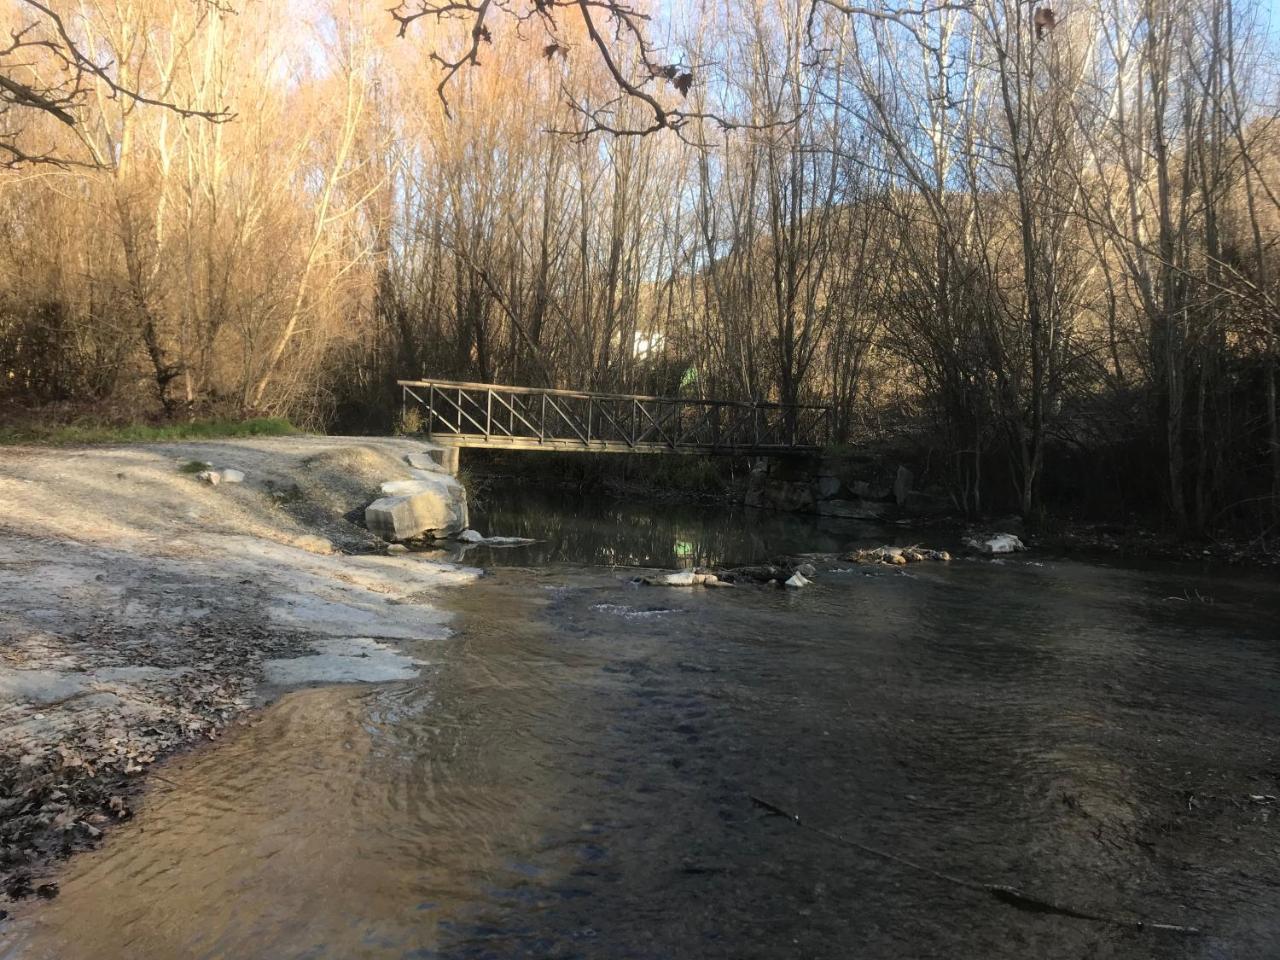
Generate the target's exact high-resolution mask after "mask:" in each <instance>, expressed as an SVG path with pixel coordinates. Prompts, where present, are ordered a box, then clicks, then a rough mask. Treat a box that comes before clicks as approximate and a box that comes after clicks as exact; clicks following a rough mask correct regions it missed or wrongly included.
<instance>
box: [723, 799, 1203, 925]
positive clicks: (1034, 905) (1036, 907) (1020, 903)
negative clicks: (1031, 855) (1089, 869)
mask: <svg viewBox="0 0 1280 960" xmlns="http://www.w3.org/2000/svg"><path fill="white" fill-rule="evenodd" d="M747 796H748V798H749V799H750V800H751V802H752V803H753V804H755V805H756V806H757V807H760V808H761V809H762V810H766V811H768V812H769V813H771V814H773V815H775V816H779V817H786V818H787V819H788V820H790V821H791V822H792V823H794V824H795V825H796V826H798V827H801V828H802V829H805V830H809V831H811V832H812V833H816V834H817V835H818V836H820V837H823V838H824V839H827V840H830V841H831V842H832V843H837V844H840V845H841V846H845V847H850V848H851V849H854V850H857V851H859V852H861V853H865V854H868V855H870V856H873V857H879V858H880V859H882V860H888V861H889V862H891V863H896V864H898V865H899V866H902V867H906V868H907V869H908V870H914V871H916V872H917V873H923V874H926V875H928V876H930V877H934V878H936V879H938V880H944V881H946V882H947V883H951V884H955V885H956V886H959V887H965V888H966V889H968V890H979V891H981V892H983V893H986V894H988V895H989V896H992V897H995V898H996V899H997V900H999V901H1000V902H1001V903H1004V904H1008V905H1009V906H1011V907H1016V908H1018V909H1019V910H1026V911H1029V912H1031V913H1052V914H1057V915H1058V916H1061V917H1072V918H1074V919H1076V920H1092V921H1094V922H1095V923H1106V924H1110V925H1112V926H1115V927H1126V928H1128V929H1132V930H1165V931H1168V932H1170V933H1183V934H1188V935H1191V936H1198V935H1199V934H1200V932H1201V931H1200V929H1199V928H1198V927H1189V926H1185V925H1183V924H1180V923H1164V922H1160V921H1154V920H1143V919H1140V918H1130V917H1115V916H1109V915H1107V914H1101V913H1090V912H1089V911H1087V910H1078V909H1076V908H1075V907H1070V906H1066V905H1064V904H1060V903H1054V902H1053V901H1052V900H1045V899H1043V898H1042V897H1035V896H1032V895H1031V894H1028V893H1023V892H1022V891H1021V890H1018V889H1017V888H1016V887H1010V886H1007V885H1005V884H1000V883H984V882H982V881H978V880H966V879H965V878H963V877H955V876H952V875H951V874H949V873H942V872H941V871H939V870H934V869H933V868H932V867H926V866H925V865H924V864H920V863H915V862H914V861H911V860H907V859H905V858H903V857H899V856H898V855H897V854H893V853H890V852H889V851H887V850H881V849H879V848H878V847H872V846H868V845H867V844H865V843H859V842H858V841H857V840H850V839H849V838H848V837H845V836H842V835H841V834H838V833H833V832H831V831H830V830H824V829H823V828H822V827H815V826H814V825H813V824H810V823H806V822H804V821H802V820H801V819H800V816H799V814H795V813H792V812H791V811H789V810H784V809H783V808H782V807H780V806H778V805H777V804H775V803H770V802H769V801H768V800H762V799H761V798H760V797H757V796H755V795H754V794H748V795H747Z"/></svg>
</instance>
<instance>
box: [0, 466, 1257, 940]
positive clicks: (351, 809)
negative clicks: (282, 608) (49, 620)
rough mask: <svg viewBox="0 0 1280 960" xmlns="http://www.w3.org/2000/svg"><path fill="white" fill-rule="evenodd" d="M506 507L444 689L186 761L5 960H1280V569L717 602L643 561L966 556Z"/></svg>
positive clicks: (923, 571)
mask: <svg viewBox="0 0 1280 960" xmlns="http://www.w3.org/2000/svg"><path fill="white" fill-rule="evenodd" d="M476 524H477V526H478V527H480V528H481V529H483V530H484V531H485V532H492V533H496V534H505V535H521V536H531V537H537V538H538V539H540V540H542V541H543V542H542V543H539V544H536V545H533V546H529V547H520V548H508V549H496V548H476V549H474V550H473V551H471V552H469V553H468V554H467V556H466V562H468V563H474V564H476V565H479V566H482V567H484V568H486V569H487V570H488V571H490V575H489V576H486V577H485V578H483V579H482V580H481V581H479V582H478V583H477V584H475V585H474V586H470V587H467V588H463V589H459V590H456V591H454V592H452V593H450V594H447V595H446V596H445V597H444V598H443V600H444V602H446V603H447V604H448V605H450V606H452V607H453V609H454V610H455V611H456V614H457V616H456V620H455V623H454V628H455V632H454V635H453V636H452V637H451V638H450V639H448V640H445V641H438V640H437V641H431V642H426V641H423V642H422V643H417V644H415V643H408V644H405V647H406V649H407V650H408V651H409V652H410V653H412V654H414V655H415V656H418V657H420V658H422V659H423V660H425V661H427V664H428V665H427V666H426V668H425V669H424V670H423V672H422V675H421V676H420V677H419V678H418V679H417V680H414V681H405V682H394V683H386V684H378V685H371V686H340V687H323V688H316V689H308V690H302V691H296V692H293V693H289V694H287V695H285V696H283V697H281V698H280V699H279V700H278V701H277V702H275V703H274V704H273V705H272V706H270V707H269V708H267V709H266V710H265V711H264V712H263V713H262V714H261V715H260V717H259V718H258V719H257V721H256V722H255V723H253V724H252V725H250V726H248V727H246V728H244V729H243V730H241V731H240V732H238V733H236V734H235V735H233V736H231V737H229V738H228V739H226V740H224V741H223V742H221V743H220V744H218V745H217V746H215V747H212V748H209V749H205V750H202V751H199V752H196V753H193V754H189V755H187V756H185V757H182V758H179V759H177V760H175V761H173V762H170V763H169V764H166V765H165V766H164V767H162V768H161V769H160V770H159V775H158V776H156V777H154V778H153V779H152V783H151V787H150V789H149V795H148V798H147V800H146V802H145V803H144V804H143V806H142V809H141V812H140V813H139V815H138V816H137V817H136V818H135V819H133V820H132V821H130V822H128V823H126V824H123V825H121V826H119V827H117V828H115V829H114V830H113V831H112V832H111V833H110V834H109V836H108V838H107V840H106V842H105V843H104V845H103V846H102V847H101V848H100V849H98V850H95V851H93V852H90V853H87V854H84V855H81V856H79V857H77V858H76V859H74V860H73V861H71V863H70V864H69V866H68V868H67V869H66V871H65V873H64V875H63V877H62V878H61V887H62V894H61V896H60V897H59V898H58V899H56V900H55V901H53V902H51V903H49V904H47V905H46V906H44V907H43V908H42V909H41V910H40V911H37V913H36V916H35V917H34V918H33V919H32V920H31V922H29V923H26V924H24V925H23V926H22V927H21V933H20V934H19V938H20V939H16V940H13V939H11V942H10V943H9V944H8V945H7V947H5V946H0V956H2V957H4V958H5V960H17V958H20V960H81V958H85V960H87V958H93V960H104V958H130V960H174V958H188V957H191V958H196V957H199V958H258V957H261V958H272V960H279V958H314V960H321V958H323V960H329V958H343V960H345V958H354V957H360V958H366V957H367V958H380V960H381V958H402V960H407V958H419V960H425V958H459V960H460V958H490V957H492V958H504V957H528V958H552V957H555V958H571V957H582V958H618V960H622V958H697V957H716V958H754V957H761V958H763V957H786V958H791V957H796V958H846V957H850V958H852V957H857V958H916V957H948V958H951V957H955V958H966V957H974V958H978V957H982V958H988V957H994V958H1015V957H1016V958H1028V957H1037V958H1059V957H1062V958H1067V957H1071V958H1078V957H1125V958H1128V957H1133V958H1151V957H1156V958H1164V957H1169V958H1175V957H1176V958H1184V957H1185V958H1189V957H1197V958H1199V957H1224V958H1225V957H1231V958H1240V957H1268V956H1277V955H1280V879H1278V878H1280V806H1277V803H1276V801H1275V799H1274V798H1275V797H1276V795H1277V794H1280V740H1278V739H1277V734H1278V733H1280V628H1278V627H1277V624H1278V623H1280V584H1277V582H1276V580H1275V578H1274V577H1264V576H1260V575H1242V574H1229V573H1221V572H1208V571H1201V570H1197V569H1194V568H1188V567H1163V568H1153V567H1148V568H1141V569H1140V568H1128V567H1122V566H1115V565H1104V564H1101V563H1094V562H1081V561H1077V560H1069V559H1064V558H1060V557H1053V556H1041V555H1037V554H1035V553H1029V554H1023V555H1019V556H1017V557H1015V558H1010V559H1007V560H1002V561H998V562H992V561H988V560H959V559H958V560H955V561H953V562H951V563H949V564H947V563H926V564H917V565H913V566H911V567H909V568H906V569H898V568H887V567H878V568H864V567H856V566H853V565H851V564H848V563H842V562H839V561H836V560H828V561H823V562H819V563H818V567H819V572H818V574H817V576H816V578H815V583H814V584H813V585H812V586H811V587H809V588H806V589H803V590H798V591H784V590H780V589H773V588H768V587H738V588H735V589H732V590H728V589H726V590H709V589H685V590H680V589H673V588H654V587H643V586H638V585H636V584H635V583H633V582H632V578H633V577H634V576H635V575H636V572H637V571H636V569H635V567H637V566H658V567H672V566H677V565H688V564H694V563H710V564H728V563H735V562H738V563H741V562H749V561H757V560H762V559H765V558H767V557H769V556H772V555H775V554H779V553H785V552H820V553H835V552H836V551H839V550H843V549H846V548H848V547H850V546H853V545H870V544H874V543H882V542H885V541H886V539H896V540H897V541H898V542H911V541H914V540H920V539H923V540H925V541H926V542H927V543H928V545H930V546H940V547H952V546H954V544H953V543H949V542H947V540H946V538H945V537H944V536H942V535H940V534H935V535H929V534H925V533H921V532H918V531H916V532H913V531H906V530H902V529H894V528H891V529H890V530H889V531H887V532H886V531H876V530H873V529H870V528H867V527H863V526H860V525H857V524H850V523H845V524H839V523H836V524H831V523H820V522H819V521H817V520H813V519H806V518H797V517H788V516H782V515H776V514H760V513H751V512H742V511H729V510H724V509H716V508H699V507H691V506H679V505H636V504H629V505H618V504H610V503H602V502H594V501H591V500H589V499H586V498H551V497H546V496H537V495H534V494H531V493H528V492H524V491H521V490H519V489H512V490H507V491H497V492H495V493H493V494H492V495H491V502H490V503H489V504H488V506H487V508H486V509H483V510H479V511H477V517H476ZM753 795H754V796H756V797H759V798H762V799H764V800H766V801H768V802H769V803H772V804H775V805H777V806H779V807H782V808H784V809H786V810H788V811H791V812H795V813H797V814H799V815H800V816H801V818H802V821H801V825H797V824H796V823H795V822H793V821H791V820H788V819H785V818H783V817H780V816H776V815H771V814H770V813H769V812H768V811H767V810H765V809H762V808H761V807H760V806H758V805H756V804H754V803H753V802H752V800H751V799H750V798H751V797H752V796H753ZM1269 798H1270V799H1269ZM837 835H838V836H839V837H842V838H845V840H848V841H852V842H853V843H855V844H860V845H863V848H862V849H859V848H858V847H855V846H851V845H850V844H848V843H842V842H840V841H839V840H836V839H833V838H834V837H835V836H837ZM866 847H872V848H875V850H878V851H881V852H883V853H887V854H889V855H890V856H889V857H885V856H879V855H876V854H874V853H871V852H868V851H867V850H866V849H865V848H866ZM939 874H942V875H945V876H940V875H939ZM948 877H949V878H953V879H959V880H963V881H965V882H972V883H991V884H1005V885H1011V886H1014V887H1016V888H1018V889H1019V890H1021V891H1023V892H1025V893H1028V894H1030V895H1033V896H1035V897H1036V898H1040V899H1044V900H1047V901H1052V902H1054V903H1058V904H1065V905H1069V906H1070V907H1072V908H1074V909H1077V910H1080V911H1083V912H1086V913H1096V914H1105V915H1113V916H1123V917H1144V918H1147V919H1153V920H1160V921H1165V922H1172V923H1177V924H1185V925H1194V926H1196V927H1199V928H1202V930H1203V932H1202V933H1201V934H1200V935H1197V936H1189V935H1186V934H1182V933H1168V932H1160V931H1155V930H1149V929H1148V930H1136V929H1130V928H1124V927H1119V926H1113V925H1108V924H1105V923H1099V922H1096V921H1093V920H1086V919H1079V918H1072V917H1066V916H1061V915H1058V914H1053V913H1039V912H1033V911H1030V910H1026V909H1019V908H1017V907H1015V906H1013V905H1010V904H1009V903H1006V902H1002V901H1000V900H998V899H997V898H995V897H992V896H990V895H989V894H988V893H986V892H984V891H982V890H980V889H975V888H974V887H972V886H964V885H961V884H958V883H955V882H953V879H948Z"/></svg>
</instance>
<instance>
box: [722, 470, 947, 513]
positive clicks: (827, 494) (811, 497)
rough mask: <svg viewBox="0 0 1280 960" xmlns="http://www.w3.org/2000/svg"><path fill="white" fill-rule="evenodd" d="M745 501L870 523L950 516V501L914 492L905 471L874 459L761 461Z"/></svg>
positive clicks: (909, 474)
mask: <svg viewBox="0 0 1280 960" xmlns="http://www.w3.org/2000/svg"><path fill="white" fill-rule="evenodd" d="M743 502H744V503H745V504H746V505H747V506H749V507H760V508H764V509H770V510H784V511H788V512H791V513H812V514H817V515H818V516H822V517H835V518H838V519H843V520H864V521H867V522H869V523H879V522H885V521H893V520H899V519H904V518H937V517H942V516H946V515H948V514H950V513H952V512H953V511H952V504H951V501H950V500H948V499H947V498H946V497H945V496H943V495H942V494H941V493H940V492H938V491H923V490H919V489H917V488H916V478H915V476H914V474H913V473H912V472H911V470H909V469H908V468H907V467H905V466H897V467H896V468H886V467H885V466H884V465H883V464H881V463H879V462H878V461H876V460H875V459H873V458H866V459H862V460H850V459H848V458H841V459H834V458H822V459H799V460H794V459H785V458H762V459H760V460H758V461H756V463H755V464H754V466H753V467H752V471H751V476H750V478H749V480H748V483H747V489H746V492H745V494H744V496H743Z"/></svg>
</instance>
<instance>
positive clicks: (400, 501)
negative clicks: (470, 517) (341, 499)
mask: <svg viewBox="0 0 1280 960" xmlns="http://www.w3.org/2000/svg"><path fill="white" fill-rule="evenodd" d="M414 472H415V474H416V477H415V479H413V480H393V481H391V482H389V483H384V484H383V485H382V492H383V493H385V494H389V496H384V497H382V498H381V499H379V500H375V501H374V502H373V503H371V504H369V506H368V507H366V508H365V511H364V522H365V526H366V527H368V528H369V530H370V531H371V532H372V533H375V534H377V535H378V536H380V537H382V539H384V540H393V541H394V540H410V539H412V538H413V537H418V536H421V535H422V534H424V533H426V532H428V531H430V532H431V533H434V534H435V535H436V536H438V537H445V536H450V535H452V534H455V533H458V532H460V531H462V530H465V529H466V528H467V494H466V491H465V490H464V489H463V487H462V485H461V484H460V483H458V481H457V480H455V479H454V478H453V477H451V476H449V475H448V474H444V473H437V474H430V475H428V474H426V473H425V471H414Z"/></svg>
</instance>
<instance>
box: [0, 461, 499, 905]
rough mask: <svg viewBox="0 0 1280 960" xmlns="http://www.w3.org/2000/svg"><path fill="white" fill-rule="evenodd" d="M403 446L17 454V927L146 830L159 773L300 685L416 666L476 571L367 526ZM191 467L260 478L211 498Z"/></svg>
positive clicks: (9, 576) (13, 511) (10, 610)
mask: <svg viewBox="0 0 1280 960" xmlns="http://www.w3.org/2000/svg"><path fill="white" fill-rule="evenodd" d="M422 449H423V444H422V443H415V442H409V441H402V440H372V441H370V440H364V439H356V438H322V437H291V438H272V439H264V440H237V441H214V442H205V443H183V444H155V445H138V446H129V447H112V448H91V449H90V448H86V449H72V450H67V449H58V450H50V449H39V448H22V449H7V450H5V451H4V454H3V457H0V517H2V518H3V520H0V918H3V917H5V916H7V914H8V913H12V912H14V911H15V907H14V906H13V904H14V903H15V902H22V901H25V900H28V899H31V898H40V897H45V898H51V897H54V896H56V895H57V892H58V887H57V880H56V877H57V874H58V869H59V863H60V862H61V861H62V860H64V859H65V858H67V857H68V856H70V855H72V854H74V853H75V852H76V851H79V850H83V849H86V848H89V847H92V846H94V845H95V844H97V843H98V842H99V840H100V839H101V837H102V836H103V835H104V833H106V832H107V831H109V830H110V828H111V826H112V825H113V824H116V823H120V822H122V821H124V820H126V819H128V818H129V817H130V816H131V814H132V807H133V805H134V802H135V800H136V798H137V796H138V793H139V791H140V790H141V789H142V788H143V786H144V785H145V784H146V782H147V780H148V773H149V771H150V770H151V769H152V768H153V766H154V765H155V764H157V763H160V762H161V761H164V760H166V759H168V758H172V757H174V756H178V755H181V754H182V753H184V752H187V751H189V750H191V749H192V748H193V747H194V746H197V745H199V744H201V743H207V742H209V741H212V740H216V739H218V738H219V737H220V736H221V735H222V734H223V733H224V732H225V731H227V730H228V729H229V728H231V727H233V726H235V725H237V724H240V723H244V722H247V721H248V720H249V719H250V718H251V717H252V716H253V711H254V710H255V709H256V708H258V707H261V706H262V705H264V703H265V702H266V701H267V700H268V699H269V698H270V697H271V696H273V695H274V694H276V693H278V692H280V691H282V690H285V689H289V688H290V687H296V686H304V685H308V684H312V683H325V682H341V681H345V680H352V681H359V680H378V679H385V678H387V677H396V676H404V675H409V674H412V672H413V671H414V666H415V664H414V661H413V660H412V659H411V658H408V657H405V656H402V655H400V654H398V653H396V652H395V651H394V650H393V649H392V648H390V647H389V646H387V644H386V643H384V642H383V641H388V640H397V639H428V640H430V639H439V638H442V637H444V636H446V635H447V632H448V631H447V627H446V626H445V624H446V623H447V621H448V619H449V614H447V613H445V612H444V611H443V610H441V609H440V608H439V606H438V605H437V604H434V603H433V600H434V597H435V595H436V593H437V592H438V591H439V590H440V589H442V588H444V587H447V586H449V585H451V584H458V583H464V582H469V581H470V580H471V579H472V578H474V576H475V571H471V570H469V569H467V568H463V567H459V566H457V565H454V564H450V563H431V562H424V561H423V560H422V559H421V558H404V557H394V556H386V555H384V553H385V545H384V544H382V543H381V542H380V541H378V540H377V539H376V538H374V537H372V536H370V535H369V534H368V533H367V531H365V530H364V529H363V528H362V527H361V526H360V525H359V523H358V522H353V519H358V517H359V514H360V510H361V508H362V507H363V506H364V505H365V504H366V503H367V502H368V501H369V500H370V499H372V497H373V496H375V495H376V491H377V488H378V484H380V483H381V482H383V481H385V480H391V479H398V478H399V475H400V474H401V473H404V472H406V471H405V466H404V457H405V455H406V452H414V451H416V452H421V451H422ZM195 460H202V461H205V462H210V463H214V464H215V465H217V466H228V467H232V468H235V469H238V470H242V471H244V473H245V475H246V480H245V482H243V483H240V484H235V485H227V484H224V485H220V486H213V485H210V484H207V483H202V482H200V481H199V480H198V479H197V478H196V477H194V476H193V475H192V473H191V471H190V470H189V469H184V467H186V466H187V465H188V464H189V463H191V462H192V461H195Z"/></svg>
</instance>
